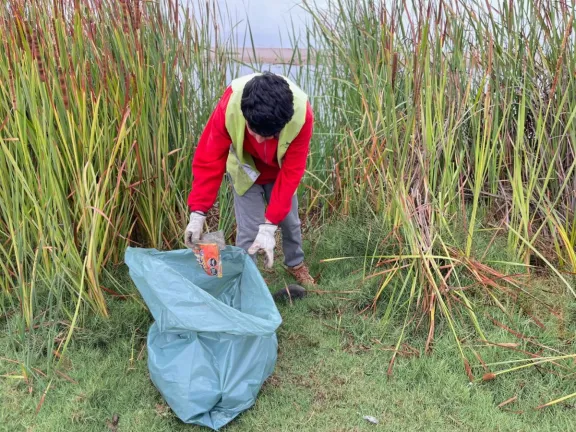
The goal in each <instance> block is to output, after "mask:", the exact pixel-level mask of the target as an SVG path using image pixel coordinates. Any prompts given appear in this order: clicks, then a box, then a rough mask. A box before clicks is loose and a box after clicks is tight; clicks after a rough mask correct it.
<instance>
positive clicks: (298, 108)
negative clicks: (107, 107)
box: [226, 73, 308, 195]
mask: <svg viewBox="0 0 576 432" xmlns="http://www.w3.org/2000/svg"><path fill="white" fill-rule="evenodd" d="M257 75H261V74H259V73H256V74H251V75H246V76H243V77H240V78H237V79H235V80H233V81H232V83H231V87H232V94H231V96H230V100H229V101H228V105H227V107H226V130H227V131H228V134H229V135H230V138H231V139H232V144H231V145H230V154H229V155H228V160H227V162H226V171H227V172H228V174H229V175H230V178H231V180H232V184H233V186H234V189H235V190H236V193H237V194H238V195H244V194H245V193H246V191H247V190H248V189H250V187H251V186H252V185H253V184H254V183H255V181H256V179H257V178H258V176H259V175H260V172H259V171H258V170H257V169H256V165H255V164H254V159H253V158H252V156H251V155H250V154H249V153H247V152H245V151H244V133H245V131H246V119H245V118H244V115H243V114H242V109H241V106H240V104H241V101H242V92H243V90H244V86H245V85H246V83H247V82H248V81H250V80H251V79H252V78H254V77H255V76H257ZM282 78H284V79H285V80H286V81H287V82H288V84H289V85H290V90H292V94H293V104H294V115H293V116H292V119H291V120H290V121H289V122H288V123H287V124H286V126H284V128H283V129H282V131H280V135H279V137H278V151H277V158H278V165H279V166H280V167H281V166H282V159H283V158H284V155H285V154H286V150H288V146H289V145H290V143H291V142H292V141H293V140H294V138H296V137H297V136H298V134H299V133H300V130H301V129H302V127H303V126H304V123H305V121H306V107H307V102H308V95H306V93H304V92H303V91H302V90H301V89H300V88H299V87H298V86H297V85H296V84H294V83H293V82H292V81H290V80H289V79H288V78H286V77H284V76H282Z"/></svg>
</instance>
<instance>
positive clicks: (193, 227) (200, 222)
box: [184, 212, 206, 248]
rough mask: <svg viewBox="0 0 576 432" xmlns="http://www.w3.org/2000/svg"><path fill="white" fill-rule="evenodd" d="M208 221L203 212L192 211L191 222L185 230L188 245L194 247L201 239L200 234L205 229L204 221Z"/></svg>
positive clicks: (185, 241)
mask: <svg viewBox="0 0 576 432" xmlns="http://www.w3.org/2000/svg"><path fill="white" fill-rule="evenodd" d="M205 221H206V215H205V214H204V213H201V212H192V213H190V223H189V224H188V226H187V227H186V231H185V232H184V243H185V244H186V247H189V248H192V247H194V243H196V242H198V241H200V236H201V235H202V231H203V230H204V222H205Z"/></svg>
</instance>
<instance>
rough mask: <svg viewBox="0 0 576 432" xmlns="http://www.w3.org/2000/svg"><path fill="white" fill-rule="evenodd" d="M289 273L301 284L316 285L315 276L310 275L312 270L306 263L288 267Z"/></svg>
mask: <svg viewBox="0 0 576 432" xmlns="http://www.w3.org/2000/svg"><path fill="white" fill-rule="evenodd" d="M288 273H290V274H291V275H292V276H294V279H296V282H298V283H299V284H300V285H302V286H304V287H306V286H309V287H313V286H315V285H316V282H315V281H314V278H313V277H312V276H310V272H309V271H308V267H307V266H306V264H304V263H302V264H298V265H297V266H296V267H288Z"/></svg>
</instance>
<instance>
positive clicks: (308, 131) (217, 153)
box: [188, 87, 314, 224]
mask: <svg viewBox="0 0 576 432" xmlns="http://www.w3.org/2000/svg"><path fill="white" fill-rule="evenodd" d="M231 94H232V89H231V88H230V87H228V88H227V89H226V91H225V92H224V94H223V96H222V98H221V99H220V101H219V102H218V105H216V108H215V109H214V112H213V113H212V115H211V116H210V119H209V120H208V123H207V124H206V127H205V128H204V131H203V132H202V135H201V136H200V141H199V142H198V147H197V148H196V152H195V154H194V160H193V162H192V174H193V177H194V180H193V181H192V190H191V192H190V194H189V195H188V207H189V208H190V211H203V212H207V211H208V210H209V209H210V208H211V207H212V205H213V204H214V202H215V201H216V198H217V196H218V189H219V188H220V184H221V183H222V178H223V176H224V173H225V172H226V160H227V159H228V151H229V149H230V144H231V143H232V139H231V138H230V135H229V134H228V131H227V130H226V106H227V105H228V100H229V99H230V95H231ZM313 123H314V116H313V113H312V107H311V106H310V103H308V105H307V111H306V121H305V123H304V126H303V127H302V130H301V131H300V133H299V134H298V136H297V137H296V138H295V139H294V140H293V141H292V143H291V144H290V146H289V147H288V150H287V151H286V154H285V156H284V159H283V161H282V168H280V167H279V166H278V162H277V159H276V150H277V148H278V140H277V139H269V140H267V141H264V142H263V143H261V144H258V142H257V141H256V139H255V138H254V137H253V136H252V135H250V134H249V133H248V131H246V133H245V134H244V150H245V151H246V152H248V153H249V154H250V155H252V157H253V159H254V163H255V164H256V168H257V169H258V171H260V176H259V177H258V179H257V180H256V184H267V183H274V188H273V189H272V196H271V197H270V203H269V205H268V208H267V210H266V214H265V217H266V219H268V220H269V221H270V222H272V223H273V224H279V223H280V222H282V221H283V220H284V218H285V217H286V215H287V214H288V213H289V212H290V209H291V207H292V197H293V196H294V193H295V192H296V189H297V188H298V184H299V183H300V180H301V179H302V176H303V175H304V171H305V170H306V159H307V157H308V151H309V149H310V138H311V137H312V129H313Z"/></svg>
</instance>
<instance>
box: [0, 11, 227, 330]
mask: <svg viewBox="0 0 576 432" xmlns="http://www.w3.org/2000/svg"><path fill="white" fill-rule="evenodd" d="M215 11H216V5H215V3H211V2H199V3H198V7H196V8H195V10H194V14H191V13H189V12H190V11H188V10H183V8H182V6H181V5H179V4H178V3H177V2H176V1H174V0H169V1H167V2H144V1H140V0H123V1H114V0H90V1H82V2H78V1H72V0H61V1H54V2H52V1H48V0H35V1H31V2H27V1H23V0H9V1H8V2H7V4H5V5H4V6H2V7H0V45H1V46H2V51H3V52H4V53H5V54H4V55H3V56H2V57H1V58H0V148H1V151H0V269H1V270H2V277H0V291H1V292H2V293H3V295H8V296H10V297H11V298H17V302H18V304H19V305H20V307H21V310H22V313H23V315H24V317H25V319H26V322H27V325H30V324H31V323H32V321H33V319H34V317H35V316H36V314H38V313H39V311H38V310H35V306H36V297H37V296H36V294H37V292H38V289H39V283H42V285H43V286H44V287H46V286H48V287H49V288H51V289H53V290H60V289H62V287H66V288H67V290H68V291H69V294H70V295H69V298H71V299H74V300H80V299H82V300H86V301H87V303H88V304H89V305H90V307H91V308H92V309H93V310H95V311H97V312H99V313H102V314H106V313H107V312H106V311H107V307H106V302H105V298H104V295H103V290H102V289H101V283H100V277H101V272H102V269H103V268H104V267H105V266H107V265H112V264H116V263H120V262H121V260H122V257H123V253H124V251H125V249H126V247H127V246H128V245H130V244H131V245H146V246H149V247H157V248H170V247H178V246H179V245H180V244H181V237H182V227H183V226H185V222H186V217H187V215H188V209H187V208H186V194H187V193H188V191H189V189H190V181H191V170H190V166H191V165H190V164H191V161H192V154H193V149H194V146H195V143H196V141H197V139H198V137H199V134H200V132H201V130H202V128H203V127H204V123H205V122H206V120H207V118H208V115H209V114H210V112H211V109H212V108H213V104H214V103H215V101H216V99H217V98H218V97H219V95H220V94H221V91H222V90H223V89H224V86H225V85H226V82H227V79H228V78H227V76H230V75H232V74H234V73H235V70H236V66H234V65H233V64H232V63H231V62H230V61H229V56H228V55H227V54H225V51H226V50H228V49H229V48H230V47H229V43H228V42H225V43H224V42H223V38H222V37H221V35H220V33H219V24H218V19H219V17H218V15H217V14H216V13H215ZM75 309H76V308H75V307H74V305H73V307H71V308H70V310H69V313H70V314H72V313H73V312H74V310H75Z"/></svg>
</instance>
